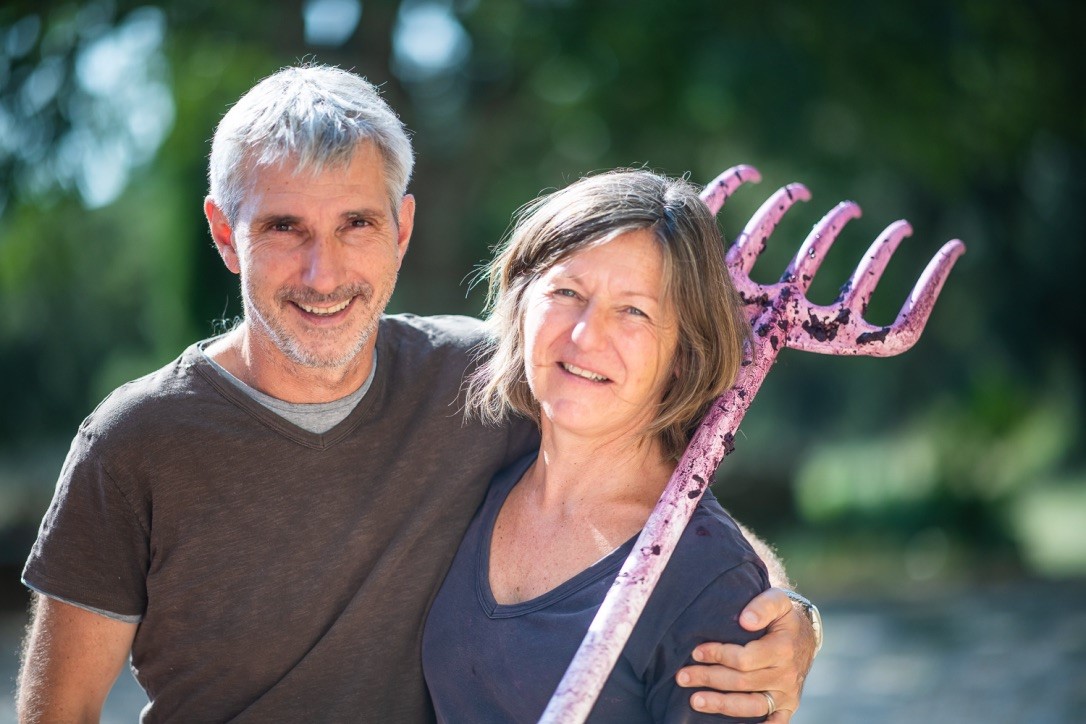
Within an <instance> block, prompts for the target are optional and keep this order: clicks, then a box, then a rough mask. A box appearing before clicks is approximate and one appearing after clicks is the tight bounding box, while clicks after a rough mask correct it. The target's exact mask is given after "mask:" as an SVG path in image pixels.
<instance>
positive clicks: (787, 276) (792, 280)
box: [781, 201, 861, 292]
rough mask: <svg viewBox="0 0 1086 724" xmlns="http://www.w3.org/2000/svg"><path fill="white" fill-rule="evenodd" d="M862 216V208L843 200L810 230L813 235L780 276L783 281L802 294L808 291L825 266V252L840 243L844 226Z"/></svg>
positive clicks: (810, 235)
mask: <svg viewBox="0 0 1086 724" xmlns="http://www.w3.org/2000/svg"><path fill="white" fill-rule="evenodd" d="M860 214H861V212H860V207H859V206H858V205H857V204H856V203H854V202H852V201H842V202H841V203H839V204H837V206H836V207H834V208H833V209H831V210H830V211H829V213H827V214H826V215H825V216H823V217H822V220H821V221H819V222H818V223H817V224H815V225H814V226H813V227H811V233H809V234H807V238H806V239H804V240H803V244H802V245H801V246H800V247H799V251H798V252H796V255H795V257H793V258H792V261H791V263H789V264H788V268H787V269H785V270H784V274H782V275H781V282H783V283H785V284H792V285H793V286H795V287H797V288H798V289H799V290H800V291H801V292H806V291H807V289H808V288H809V287H810V286H811V280H813V279H814V275H815V274H816V273H817V272H818V268H819V267H820V266H822V261H823V259H825V258H826V253H827V252H829V250H830V247H831V246H832V245H833V242H835V241H837V235H838V234H840V233H841V230H842V229H843V228H845V224H847V223H848V222H850V221H852V220H853V219H858V218H860Z"/></svg>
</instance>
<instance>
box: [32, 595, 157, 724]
mask: <svg viewBox="0 0 1086 724" xmlns="http://www.w3.org/2000/svg"><path fill="white" fill-rule="evenodd" d="M137 625H138V624H134V623H124V622H122V621H114V620H113V619H110V618H106V617H105V616H100V615H98V614H96V613H91V612H90V611H86V610H84V609H82V608H79V607H78V606H72V605H71V604H67V603H63V602H61V601H57V600H56V599H53V598H49V597H48V596H39V595H35V596H34V604H33V620H32V622H31V624H30V627H29V630H28V633H27V638H26V642H25V643H24V645H23V655H22V668H21V670H20V671H19V684H18V689H17V692H16V695H15V702H16V704H15V706H16V710H17V711H18V715H19V721H20V722H22V723H23V724H31V723H32V722H54V721H64V722H97V721H98V719H99V717H100V716H101V713H102V704H103V703H104V702H105V700H106V695H107V694H108V693H109V690H110V688H111V687H112V686H113V682H114V681H116V679H117V675H118V674H119V673H120V671H121V667H123V666H124V663H125V661H126V660H127V659H128V653H129V651H130V650H131V648H132V639H133V638H134V637H135V635H136V627H137Z"/></svg>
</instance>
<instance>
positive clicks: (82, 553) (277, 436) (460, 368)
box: [24, 315, 537, 722]
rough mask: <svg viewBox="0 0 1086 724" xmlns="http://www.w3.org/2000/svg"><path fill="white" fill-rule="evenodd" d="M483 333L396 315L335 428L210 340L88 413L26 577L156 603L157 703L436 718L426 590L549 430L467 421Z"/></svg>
mask: <svg viewBox="0 0 1086 724" xmlns="http://www.w3.org/2000/svg"><path fill="white" fill-rule="evenodd" d="M480 340H481V328H480V323H479V322H478V321H477V320H473V319H468V318H463V317H429V318H425V317H414V316H410V315H404V316H391V317H386V318H384V319H383V320H382V322H381V326H380V330H379V332H378V337H377V348H378V359H379V360H380V362H379V364H378V367H377V373H376V376H375V378H374V380H373V384H372V386H371V388H370V389H369V391H368V392H367V393H366V395H365V397H363V398H362V400H361V401H360V402H359V403H358V405H357V407H356V408H355V409H354V410H353V411H352V412H351V413H350V415H348V417H347V418H346V419H344V420H343V421H342V422H340V423H339V424H338V425H336V426H335V427H333V428H332V429H331V430H329V431H328V432H326V433H324V434H314V433H310V432H307V431H305V430H303V429H301V428H299V427H297V426H295V425H293V424H291V423H290V422H287V421H286V420H284V419H283V418H281V417H279V416H278V415H276V414H274V413H273V412H271V411H270V410H268V409H267V408H266V407H264V406H262V405H261V404H259V403H258V402H257V401H255V400H253V399H252V398H250V397H249V396H247V395H246V394H245V393H244V392H242V391H241V390H239V389H237V388H236V387H235V386H234V385H233V384H231V383H230V382H229V381H227V380H226V379H224V378H223V377H222V376H221V374H220V373H218V372H217V371H215V370H214V369H213V368H212V367H211V365H210V363H209V361H208V360H207V359H206V358H205V357H204V356H203V354H202V353H201V352H200V351H199V349H197V346H196V345H194V346H192V347H190V348H189V349H188V350H186V351H185V353H184V354H183V355H182V356H181V357H180V358H179V359H177V360H176V361H174V362H173V363H171V364H169V365H167V366H166V367H164V368H163V369H161V370H159V371H157V372H155V373H153V374H151V375H148V376H147V377H143V378H141V379H139V380H136V381H134V382H130V383H128V384H126V385H124V386H123V387H121V388H119V389H118V390H117V391H115V392H114V393H113V394H112V395H110V396H109V397H108V398H107V399H106V400H105V401H104V402H102V404H100V405H99V406H98V408H97V409H96V410H95V411H94V412H93V413H92V414H91V415H90V416H89V417H88V418H87V419H86V420H85V421H84V422H83V424H82V425H81V426H80V429H79V432H78V434H77V435H76V438H75V440H74V441H73V443H72V448H71V451H70V452H69V455H68V459H67V461H66V462H65V465H64V468H63V470H62V472H61V476H60V480H59V482H58V484H57V491H56V496H55V498H54V500H53V503H52V505H51V506H50V508H49V510H48V512H47V513H46V516H45V519H44V521H43V522H42V528H41V532H40V535H39V538H38V541H37V542H36V543H35V545H34V548H33V550H32V552H31V555H30V559H29V560H28V562H27V565H26V569H25V571H24V581H25V582H26V584H27V585H28V586H30V587H32V588H34V589H35V590H37V591H39V592H41V593H44V594H46V595H50V596H54V597H56V598H59V599H62V600H66V601H69V602H72V603H76V604H79V605H82V606H85V607H89V608H93V609H98V610H100V611H104V612H109V613H111V614H113V615H117V616H120V617H131V620H139V621H140V624H139V628H138V631H137V633H136V637H135V641H134V643H133V646H132V666H133V669H134V671H135V674H136V677H137V679H138V680H139V681H140V683H141V684H142V685H143V686H144V688H145V689H146V691H147V694H148V696H149V698H150V700H151V703H150V705H149V706H148V708H147V709H146V710H145V711H144V720H145V721H185V722H200V721H226V720H231V721H238V722H241V721H253V722H268V721H301V720H305V719H309V720H315V721H395V722H425V721H429V720H430V719H431V718H432V712H431V709H430V705H429V702H428V698H427V695H426V688H425V684H424V682H423V679H422V669H421V665H420V640H421V635H422V623H423V620H424V617H425V614H426V611H427V609H428V607H429V605H430V602H431V601H432V599H433V597H434V594H435V593H436V591H437V589H438V587H439V585H440V584H441V581H442V578H443V577H444V575H445V571H446V570H447V568H448V566H449V563H450V561H451V559H452V556H453V554H454V553H455V552H456V549H457V546H458V544H459V542H460V538H461V536H462V535H463V532H464V530H465V528H466V527H467V524H468V522H469V520H470V519H471V517H472V514H473V513H474V511H475V510H476V508H477V507H478V505H479V502H480V501H481V499H482V496H483V493H484V491H485V489H486V486H487V483H488V481H489V480H490V479H491V477H492V476H493V475H494V473H495V472H496V471H498V470H499V469H501V468H502V467H504V466H505V465H507V464H509V463H510V462H512V461H514V460H516V459H517V458H519V457H520V456H521V455H523V454H524V453H525V452H527V451H528V450H530V449H531V448H532V447H533V446H534V445H536V444H537V439H536V437H535V432H534V426H532V425H530V424H528V423H526V422H519V423H517V424H515V425H513V426H509V427H506V428H489V427H483V426H481V425H479V424H477V423H465V422H464V421H463V415H462V404H461V398H460V395H459V392H460V389H461V381H462V377H463V373H464V370H465V368H466V367H468V366H469V364H470V359H471V350H472V348H473V347H474V346H475V345H476V344H478V343H479V342H480Z"/></svg>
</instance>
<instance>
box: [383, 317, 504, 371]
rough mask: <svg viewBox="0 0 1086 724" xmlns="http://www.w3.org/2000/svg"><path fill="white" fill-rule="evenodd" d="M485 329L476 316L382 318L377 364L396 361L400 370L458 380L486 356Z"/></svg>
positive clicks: (396, 365) (395, 363)
mask: <svg viewBox="0 0 1086 724" xmlns="http://www.w3.org/2000/svg"><path fill="white" fill-rule="evenodd" d="M486 340H487V336H486V327H485V325H484V324H483V322H481V321H479V320H478V319H475V318H473V317H462V316H458V315H452V314H445V315H435V316H430V317H420V316H417V315H414V314H393V315H387V316H385V317H383V318H382V319H381V328H380V331H379V332H378V339H377V349H378V353H377V364H378V366H380V365H381V364H382V360H385V359H390V360H394V365H395V367H396V368H397V369H399V370H401V371H405V372H407V371H410V372H413V373H419V374H437V375H440V376H446V375H448V376H451V377H455V378H456V380H457V382H458V384H459V379H460V378H461V376H462V375H463V373H464V370H465V369H467V368H469V367H471V366H472V364H473V363H474V362H476V361H477V360H478V359H479V357H480V356H481V355H482V354H484V353H485V351H486V349H487V345H486Z"/></svg>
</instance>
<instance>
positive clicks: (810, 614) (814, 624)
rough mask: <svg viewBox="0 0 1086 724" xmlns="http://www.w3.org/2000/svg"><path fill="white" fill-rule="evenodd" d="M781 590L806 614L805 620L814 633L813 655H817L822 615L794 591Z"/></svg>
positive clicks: (814, 606) (819, 647) (820, 647)
mask: <svg viewBox="0 0 1086 724" xmlns="http://www.w3.org/2000/svg"><path fill="white" fill-rule="evenodd" d="M783 590H784V593H785V595H787V596H788V597H789V598H790V599H792V602H793V603H797V604H799V606H800V608H802V609H803V612H804V613H805V614H807V618H808V620H810V622H811V630H812V631H814V636H815V653H816V654H817V653H818V652H819V651H820V650H821V649H822V614H820V613H819V612H818V606H816V605H814V604H813V603H811V602H810V601H809V600H807V599H806V598H805V597H804V596H801V595H799V594H798V593H796V592H795V591H790V590H788V589H787V588H785V589H783Z"/></svg>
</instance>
